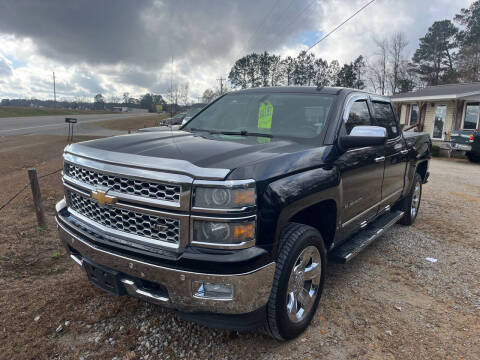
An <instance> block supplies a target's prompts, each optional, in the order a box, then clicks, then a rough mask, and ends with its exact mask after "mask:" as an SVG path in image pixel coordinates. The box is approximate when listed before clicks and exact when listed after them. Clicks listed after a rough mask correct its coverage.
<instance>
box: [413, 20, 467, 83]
mask: <svg viewBox="0 0 480 360" xmlns="http://www.w3.org/2000/svg"><path fill="white" fill-rule="evenodd" d="M457 32H458V29H457V28H456V27H455V25H453V23H452V22H451V21H450V20H442V21H436V22H434V23H433V25H432V26H431V27H430V28H429V29H428V32H427V33H426V34H425V36H424V37H422V38H420V46H419V48H418V49H417V50H416V51H415V54H414V55H413V58H412V62H411V64H410V66H411V69H412V71H414V72H416V73H417V74H418V75H419V76H420V78H421V80H422V81H424V82H425V83H427V84H428V85H438V84H441V83H444V82H451V81H454V80H455V77H456V71H455V66H454V61H455V53H454V49H455V47H456V39H455V36H456V35H457Z"/></svg>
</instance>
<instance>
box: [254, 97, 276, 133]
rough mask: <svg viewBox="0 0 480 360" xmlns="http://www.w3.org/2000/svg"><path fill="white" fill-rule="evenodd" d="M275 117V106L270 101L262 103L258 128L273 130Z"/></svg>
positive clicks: (259, 110)
mask: <svg viewBox="0 0 480 360" xmlns="http://www.w3.org/2000/svg"><path fill="white" fill-rule="evenodd" d="M272 117H273V105H272V103H271V102H270V101H268V100H267V101H266V102H264V103H263V102H262V103H260V108H259V109H258V125H257V126H258V128H259V129H271V128H272Z"/></svg>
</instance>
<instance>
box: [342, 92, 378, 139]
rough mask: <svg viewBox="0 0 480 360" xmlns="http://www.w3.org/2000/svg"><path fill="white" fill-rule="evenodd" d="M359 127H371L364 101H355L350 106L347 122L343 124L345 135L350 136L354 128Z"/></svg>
mask: <svg viewBox="0 0 480 360" xmlns="http://www.w3.org/2000/svg"><path fill="white" fill-rule="evenodd" d="M360 125H372V120H371V119H370V112H369V111H368V105H367V101H366V100H357V101H355V102H354V103H353V104H352V108H351V109H350V113H349V114H348V119H347V122H346V123H345V128H346V130H347V135H349V134H350V132H351V131H352V129H353V128H354V127H355V126H360Z"/></svg>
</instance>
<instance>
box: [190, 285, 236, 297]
mask: <svg viewBox="0 0 480 360" xmlns="http://www.w3.org/2000/svg"><path fill="white" fill-rule="evenodd" d="M192 285H193V286H192V288H193V296H194V297H196V298H202V299H214V300H233V285H232V284H216V283H209V282H203V281H194V282H193V284H192Z"/></svg>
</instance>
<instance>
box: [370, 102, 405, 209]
mask: <svg viewBox="0 0 480 360" xmlns="http://www.w3.org/2000/svg"><path fill="white" fill-rule="evenodd" d="M371 104H372V109H373V114H372V115H373V125H376V126H381V127H384V128H385V129H386V130H387V135H388V140H387V142H386V144H385V171H384V175H383V184H382V203H381V208H380V209H379V210H380V211H382V210H383V208H385V207H388V206H390V205H392V204H394V203H395V202H396V201H397V200H398V199H399V198H400V196H401V195H402V191H403V186H404V178H405V171H406V165H407V153H408V150H407V145H406V143H405V139H404V138H403V136H402V132H401V131H400V129H399V127H398V123H397V119H396V117H395V113H394V111H393V108H392V106H391V104H390V103H389V102H387V101H380V100H375V99H372V102H371ZM382 207H383V208H382Z"/></svg>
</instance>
